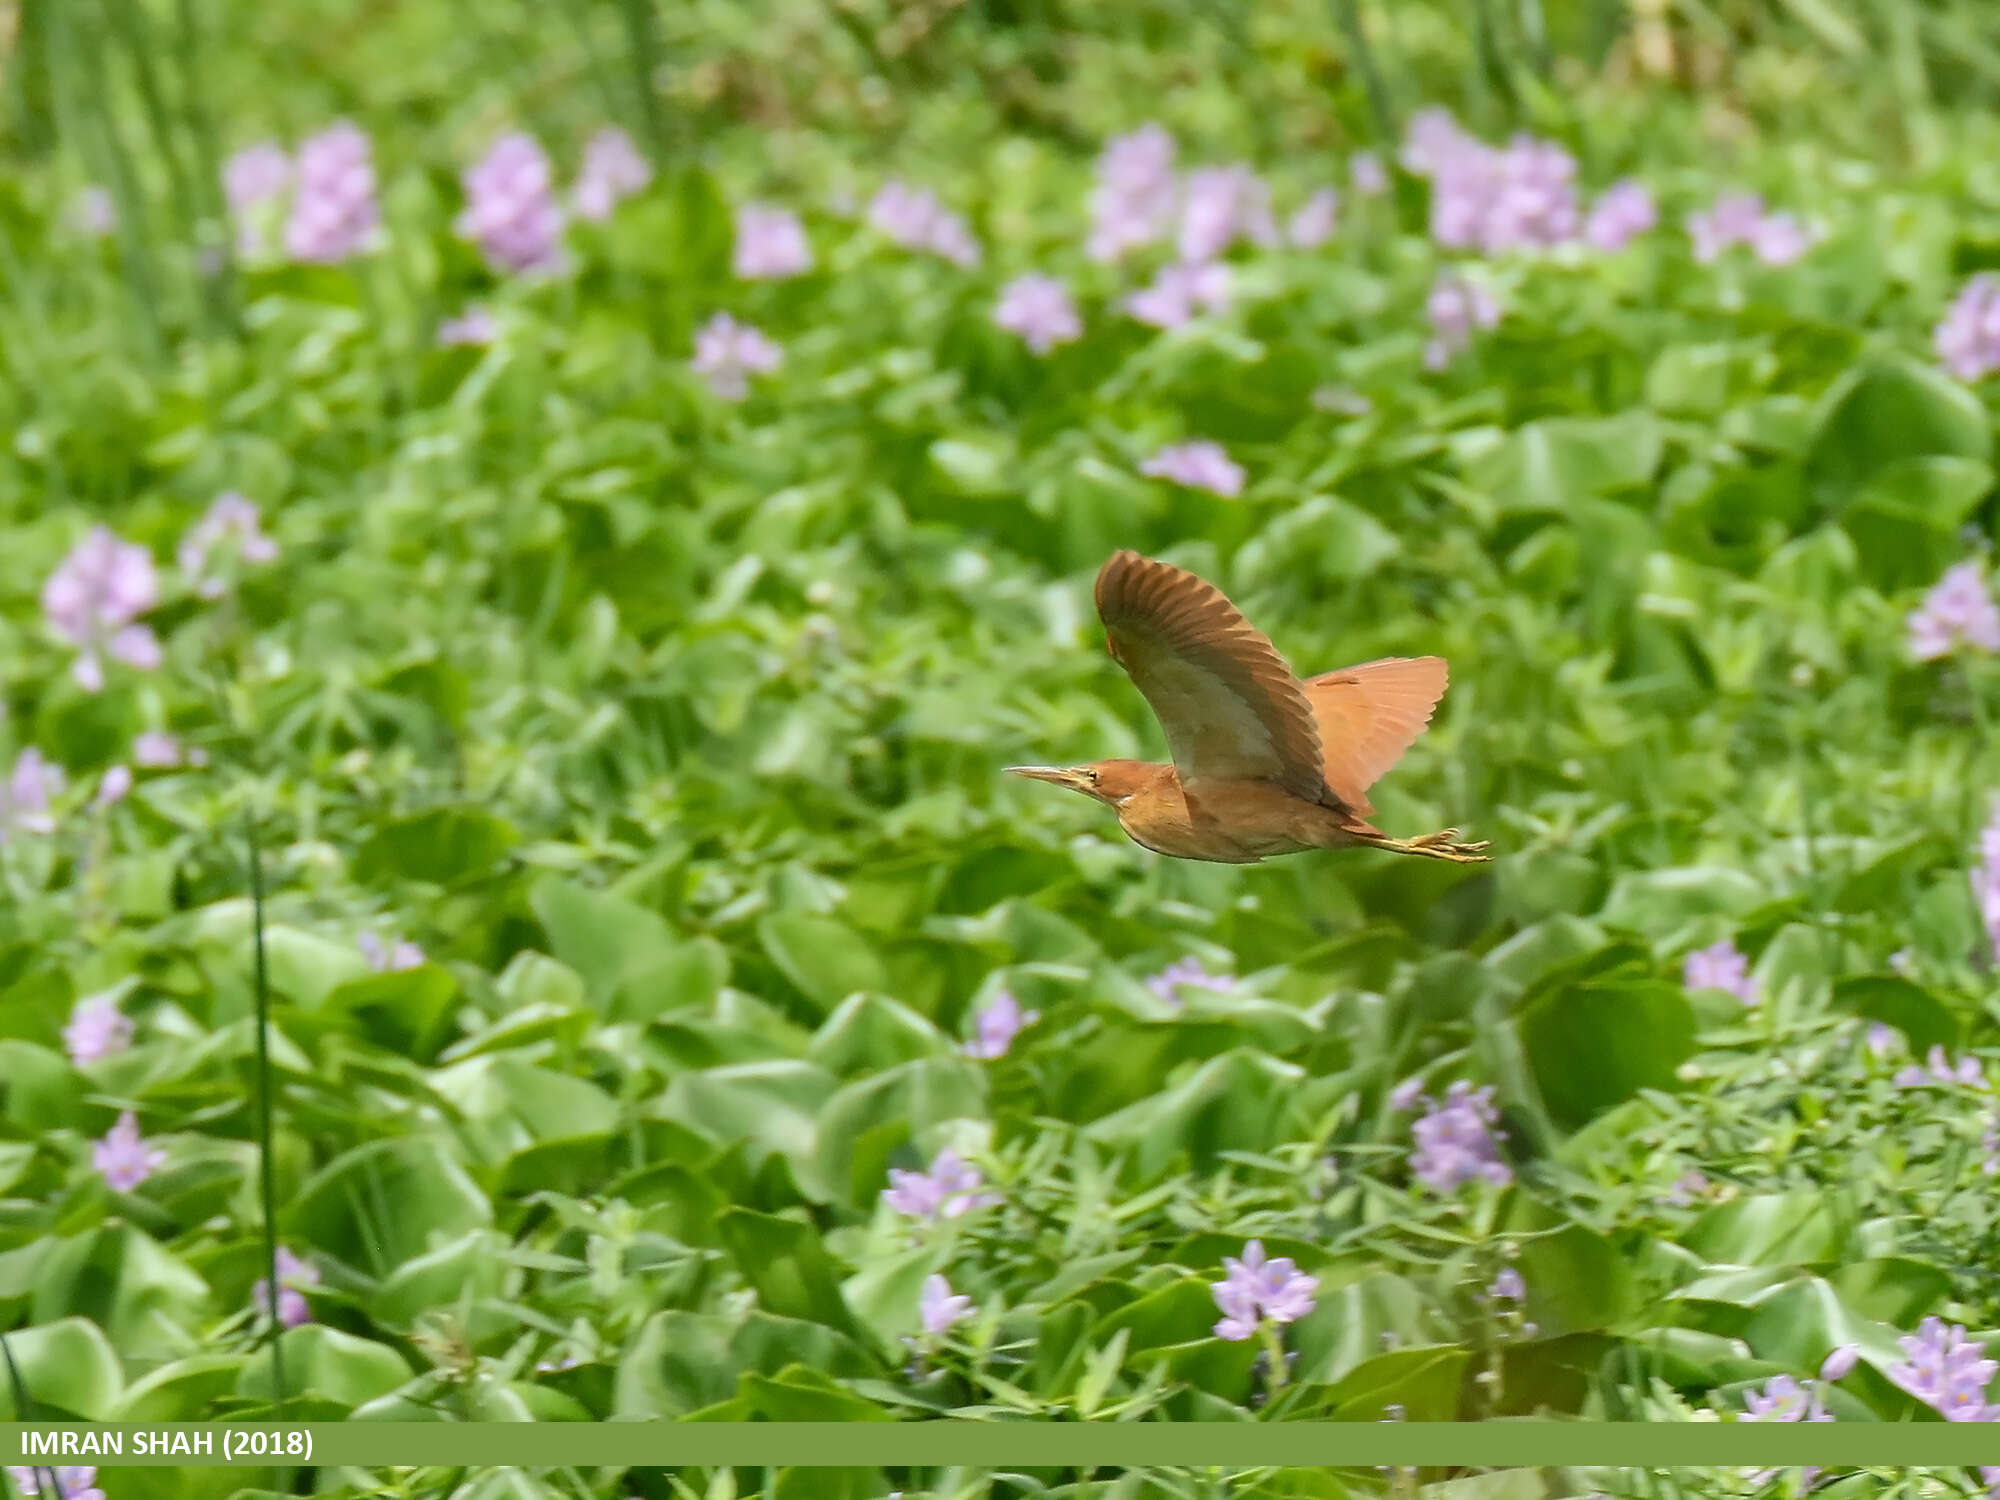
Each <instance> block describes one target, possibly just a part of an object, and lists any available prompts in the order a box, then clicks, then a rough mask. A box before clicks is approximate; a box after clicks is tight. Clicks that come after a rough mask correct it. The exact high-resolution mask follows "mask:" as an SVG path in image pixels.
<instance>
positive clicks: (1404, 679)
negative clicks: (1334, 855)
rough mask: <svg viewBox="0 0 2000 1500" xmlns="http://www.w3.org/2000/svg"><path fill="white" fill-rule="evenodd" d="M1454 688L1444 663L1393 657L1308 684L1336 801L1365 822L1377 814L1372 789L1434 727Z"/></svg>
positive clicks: (1324, 764) (1329, 674) (1325, 674)
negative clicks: (1439, 708) (1371, 800)
mask: <svg viewBox="0 0 2000 1500" xmlns="http://www.w3.org/2000/svg"><path fill="white" fill-rule="evenodd" d="M1449 682H1450V674H1449V672H1448V671H1447V669H1446V667H1445V662H1444V658H1443V657H1441V656H1388V657H1384V658H1382V659H1381V660H1380V661H1368V662H1363V663H1361V665H1359V666H1356V667H1342V668H1341V669H1340V670H1339V671H1337V672H1322V673H1321V674H1320V675H1319V676H1317V677H1309V678H1307V679H1306V680H1305V682H1304V683H1303V684H1302V686H1303V688H1304V690H1305V695H1306V701H1307V702H1308V703H1310V704H1311V705H1312V712H1313V718H1314V720H1315V721H1316V723H1317V724H1318V726H1319V740H1320V749H1321V752H1322V754H1323V756H1324V759H1323V762H1322V770H1323V773H1324V775H1325V777H1326V784H1327V786H1328V787H1329V788H1331V789H1332V791H1333V794H1334V795H1335V796H1336V797H1338V798H1339V799H1340V800H1341V801H1342V802H1343V803H1345V804H1346V805H1347V806H1349V807H1351V808H1352V809H1354V811H1355V812H1357V813H1359V814H1360V815H1361V816H1362V817H1364V818H1365V817H1367V816H1369V815H1370V814H1371V813H1373V812H1374V811H1375V809H1374V808H1373V807H1372V806H1370V805H1369V802H1368V788H1370V787H1371V786H1373V785H1374V784H1375V783H1376V782H1378V781H1380V780H1381V779H1382V778H1383V777H1384V776H1385V775H1387V774H1388V772H1389V769H1390V767H1392V766H1394V765H1395V764H1396V762H1397V761H1399V760H1401V759H1402V758H1403V756H1404V755H1405V753H1407V752H1408V750H1409V748H1410V746H1411V745H1413V744H1415V743H1416V740H1417V736H1418V735H1420V734H1422V733H1423V732H1424V730H1425V729H1426V728H1427V727H1428V726H1429V724H1430V722H1431V715H1432V714H1434V713H1436V712H1437V705H1438V700H1439V699H1441V698H1442V697H1444V690H1445V688H1446V687H1447V686H1448V685H1449Z"/></svg>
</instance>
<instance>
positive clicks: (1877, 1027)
mask: <svg viewBox="0 0 2000 1500" xmlns="http://www.w3.org/2000/svg"><path fill="white" fill-rule="evenodd" d="M1902 1044H1903V1035H1902V1033H1901V1032H1899V1031H1897V1030H1896V1028H1895V1027H1893V1026H1885V1025H1883V1024H1882V1023H1881V1022H1880V1021H1871V1022H1869V1023H1868V1051H1869V1053H1870V1055H1871V1056H1874V1057H1887V1056H1888V1055H1889V1054H1890V1053H1891V1052H1894V1051H1895V1050H1896V1049H1897V1048H1898V1047H1900V1046H1902Z"/></svg>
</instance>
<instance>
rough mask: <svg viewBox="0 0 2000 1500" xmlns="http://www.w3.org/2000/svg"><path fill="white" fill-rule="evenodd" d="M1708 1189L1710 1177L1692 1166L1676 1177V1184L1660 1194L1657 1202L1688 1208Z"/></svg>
mask: <svg viewBox="0 0 2000 1500" xmlns="http://www.w3.org/2000/svg"><path fill="white" fill-rule="evenodd" d="M1707 1191H1708V1178H1707V1177H1705V1176H1703V1175H1702V1174H1701V1173H1700V1172H1697V1171H1695V1170H1694V1169H1693V1168H1692V1167H1690V1168H1689V1169H1688V1170H1687V1171H1685V1172H1683V1173H1681V1175H1680V1176H1678V1177H1676V1178H1675V1179H1674V1185H1673V1186H1672V1187H1670V1188H1668V1189H1667V1190H1666V1191H1665V1192H1664V1193H1661V1194H1659V1196H1658V1198H1657V1200H1656V1201H1657V1202H1660V1203H1666V1204H1670V1205H1672V1206H1673V1207H1675V1208H1686V1207H1687V1206H1688V1205H1689V1204H1690V1203H1692V1202H1694V1200H1695V1199H1697V1198H1699V1197H1701V1196H1702V1195H1703V1194H1705V1193H1707Z"/></svg>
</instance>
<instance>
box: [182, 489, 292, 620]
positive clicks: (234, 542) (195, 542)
mask: <svg viewBox="0 0 2000 1500" xmlns="http://www.w3.org/2000/svg"><path fill="white" fill-rule="evenodd" d="M260 525H261V518H260V517H259V515H258V512H257V506H256V504H255V503H254V502H253V501H250V500H247V499H245V498H244V497H243V496H241V495H239V494H237V493H236V491H234V490H228V491H225V492H224V493H223V494H220V495H217V496H216V497H215V503H214V504H212V505H210V506H209V508H208V514H207V515H205V516H203V517H202V518H201V519H200V520H199V521H197V522H195V523H194V525H192V526H190V527H189V528H188V531H187V535H186V536H184V537H182V538H181V544H180V547H179V549H178V550H177V551H176V552H175V554H174V555H175V559H176V560H177V561H178V562H179V563H180V567H181V572H183V573H184V574H186V575H187V577H188V579H189V581H190V582H191V583H193V585H194V591H195V592H196V593H197V594H199V595H201V597H202V598H204V599H219V598H220V597H221V596H222V593H223V591H224V590H225V589H226V588H227V587H228V583H227V581H226V580H225V578H224V576H223V570H220V569H218V570H217V571H215V572H210V571H209V567H208V564H209V558H210V556H211V555H212V554H213V553H215V552H216V551H217V549H219V548H228V549H230V550H233V551H234V552H235V554H236V557H237V558H238V559H239V560H240V561H242V562H246V563H267V562H270V561H272V560H273V559H274V558H276V557H277V555H278V544H277V543H276V542H274V541H272V540H271V539H270V538H269V537H268V536H266V535H264V533H263V532H262V531H261V530H260V529H259V527H260Z"/></svg>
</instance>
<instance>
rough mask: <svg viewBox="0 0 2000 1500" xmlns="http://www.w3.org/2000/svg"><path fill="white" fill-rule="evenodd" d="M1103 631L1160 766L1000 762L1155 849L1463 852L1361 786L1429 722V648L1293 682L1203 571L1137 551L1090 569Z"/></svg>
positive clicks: (1454, 836) (1241, 855)
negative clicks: (1394, 820) (1389, 818)
mask: <svg viewBox="0 0 2000 1500" xmlns="http://www.w3.org/2000/svg"><path fill="white" fill-rule="evenodd" d="M1097 613H1098V616H1099V617H1100V618H1101V619H1102V620H1103V621H1104V630H1105V643H1106V645H1107V646H1108V648H1109V649H1110V652H1111V655H1112V657H1113V659H1114V660H1116V661H1117V663H1118V664H1119V665H1120V666H1121V667H1123V668H1124V669H1125V671H1126V674H1127V675H1128V676H1130V677H1131V679H1132V682H1133V684H1134V685H1135V686H1136V687H1137V688H1138V689H1139V691H1140V693H1142V694H1143V695H1144V696H1145V699H1146V702H1147V703H1148V704H1150V705H1151V707H1152V710H1153V713H1154V716H1155V717H1157V718H1158V719H1159V721H1160V727H1161V728H1162V729H1163V730H1164V731H1165V732H1166V738H1167V751H1168V754H1169V755H1171V756H1172V758H1173V762H1172V764H1171V765H1160V764H1156V763H1152V762H1146V761H1132V760H1109V761H1095V762H1092V763H1091V764H1089V765H1082V766H1010V767H1008V770H1010V771H1011V772H1013V773H1014V774H1015V775H1017V776H1028V777H1032V778H1034V779H1035V780H1038V781H1047V782H1052V783H1054V784H1055V785H1057V786H1066V787H1069V788H1070V789H1071V790H1072V791H1078V792H1082V793H1083V794H1084V795H1086V796H1089V797H1094V798H1096V799H1097V800H1098V801H1100V802H1102V803H1104V804H1106V805H1107V806H1108V807H1110V808H1111V809H1112V810H1113V811H1115V812H1116V813H1117V814H1118V821H1119V824H1120V825H1121V826H1122V827H1123V828H1124V829H1125V831H1126V833H1128V834H1129V835H1131V837H1132V839H1133V840H1134V841H1135V842H1137V843H1139V844H1142V845H1144V846H1145V847H1146V848H1148V849H1152V850H1155V851H1157V852H1159V853H1161V854H1171V855H1175V856H1178V857H1179V858H1182V859H1205V860H1212V861H1216V862H1219V863H1225V864H1252V863H1255V862H1256V861H1258V860H1261V859H1264V858H1266V857H1268V856H1270V855H1274V854H1295V853H1298V852H1299V851H1301V850H1305V849H1337V848H1341V847H1344V846H1347V845H1354V844H1362V845H1367V846H1368V847H1371V848H1376V849H1390V850H1394V851H1396V852H1398V853H1402V854H1419V855H1423V856H1425V857H1426V858H1430V859H1445V860H1451V861H1454V862H1456V863H1462V864H1470V863H1477V862H1479V861H1482V860H1484V859H1485V857H1486V856H1485V854H1484V853H1483V851H1484V850H1485V849H1486V847H1487V846H1486V845H1485V844H1483V843H1477V844H1468V843H1461V842H1459V840H1458V830H1457V829H1456V828H1448V829H1445V830H1444V831H1443V832H1442V833H1432V834H1425V835H1423V836H1421V837H1418V838H1413V839H1393V838H1390V837H1389V836H1388V835H1387V834H1385V833H1383V832H1382V830H1381V829H1379V828H1376V827H1375V826H1374V825H1373V824H1371V823H1370V822H1369V821H1368V819H1369V818H1370V817H1371V816H1373V814H1374V811H1375V809H1374V808H1373V807H1372V806H1371V805H1370V804H1369V801H1368V795H1367V794H1368V789H1369V788H1370V787H1371V786H1373V785H1374V784H1375V783H1376V782H1377V781H1378V780H1380V779H1381V778H1382V776H1383V775H1384V774H1386V773H1387V772H1388V770H1389V769H1390V767H1392V766H1394V765H1395V764H1396V762H1397V761H1399V760H1400V759H1402V757H1403V754H1404V752H1405V751H1407V750H1408V749H1409V748H1410V746H1411V744H1412V743H1414V742H1415V740H1416V738H1417V736H1418V735H1420V734H1422V733H1423V732H1424V729H1425V727H1426V726H1427V725H1428V724H1429V723H1430V720H1431V715H1432V713H1433V712H1435V711H1436V708H1437V703H1438V700H1439V699H1440V698H1442V697H1443V696H1444V690H1445V686H1446V682H1447V674H1446V669H1445V663H1444V661H1443V659H1442V658H1440V657H1436V656H1419V657H1400V656H1398V657H1386V658H1384V659H1382V660H1380V661H1371V662H1363V663H1362V664H1360V665H1359V666H1354V667H1346V668H1343V669H1341V670H1339V671H1336V672H1324V673H1321V674H1320V675H1319V676H1317V677H1311V678H1308V679H1306V680H1305V681H1303V682H1301V681H1300V680H1299V679H1298V678H1297V677H1295V676H1294V675H1293V673H1292V669H1291V668H1290V666H1288V665H1287V664H1286V662H1285V659H1284V657H1282V656H1280V655H1279V654H1278V650H1277V648H1276V647H1275V646H1273V645H1272V644H1271V642H1270V640H1269V639H1268V638H1267V637H1265V636H1264V634H1263V633H1262V632H1260V631H1259V630H1258V629H1257V628H1256V627H1255V626H1253V625H1252V624H1251V623H1250V622H1249V621H1248V620H1246V619H1244V618H1243V615H1242V613H1241V611H1239V610H1238V609H1237V608H1236V606H1235V605H1233V604H1231V603H1230V602H1229V600H1228V599H1227V598H1226V597H1225V596H1224V595H1223V593H1222V591H1221V590H1220V589H1218V588H1216V587H1215V586H1214V585H1213V584H1210V583H1208V582H1205V581H1204V580H1202V579H1200V578H1197V577H1196V576H1195V575H1194V574H1192V573H1190V572H1187V571H1186V570H1185V569H1182V568H1176V567H1174V566H1173V565H1172V564H1171V563H1164V562H1160V561H1158V560H1157V559H1154V558H1149V557H1141V556H1140V555H1139V554H1138V553H1136V552H1130V551H1121V552H1116V553H1114V554H1112V556H1111V559H1110V561H1108V562H1107V563H1105V565H1104V567H1103V569H1102V570H1101V571H1100V572H1099V573H1098V575H1097Z"/></svg>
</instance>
